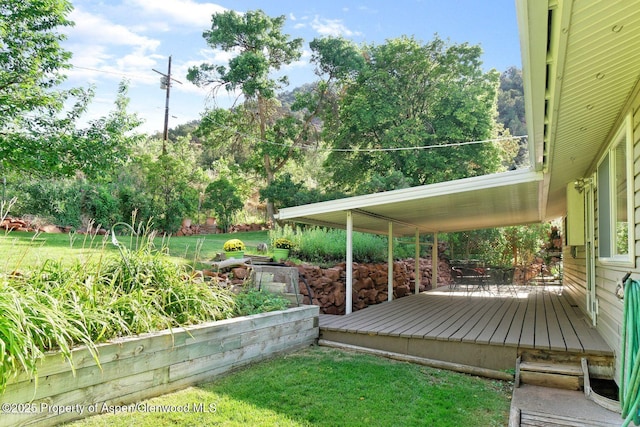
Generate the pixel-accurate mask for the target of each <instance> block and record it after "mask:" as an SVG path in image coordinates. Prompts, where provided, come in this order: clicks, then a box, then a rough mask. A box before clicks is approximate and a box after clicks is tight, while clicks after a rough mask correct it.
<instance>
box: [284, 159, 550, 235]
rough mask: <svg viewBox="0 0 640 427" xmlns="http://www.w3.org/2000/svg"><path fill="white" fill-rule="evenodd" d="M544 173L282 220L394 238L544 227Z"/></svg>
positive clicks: (297, 212) (520, 173)
mask: <svg viewBox="0 0 640 427" xmlns="http://www.w3.org/2000/svg"><path fill="white" fill-rule="evenodd" d="M542 185H543V174H542V172H535V171H533V170H530V169H526V170H514V171H508V172H503V173H497V174H492V175H484V176H478V177H473V178H465V179H459V180H455V181H448V182H441V183H437V184H430V185H424V186H419V187H411V188H404V189H401V190H394V191H387V192H383V193H374V194H368V195H364V196H356V197H349V198H344V199H338V200H332V201H327V202H320V203H313V204H309V205H302V206H296V207H291V208H284V209H281V210H280V212H279V214H278V218H279V219H280V220H286V221H294V222H299V223H304V224H314V225H321V226H326V227H332V228H346V225H347V212H349V211H350V212H351V214H352V218H353V229H354V230H356V231H362V232H367V233H374V234H385V235H386V234H389V223H392V224H393V227H392V230H393V231H392V233H393V235H394V236H413V235H415V234H416V232H419V233H434V232H453V231H465V230H474V229H479V228H492V227H503V226H510V225H519V224H528V223H534V222H540V221H542V219H543V209H542V207H541V199H540V192H541V186H542Z"/></svg>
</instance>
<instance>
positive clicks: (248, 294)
mask: <svg viewBox="0 0 640 427" xmlns="http://www.w3.org/2000/svg"><path fill="white" fill-rule="evenodd" d="M235 300H236V301H235V302H236V308H235V312H234V313H235V315H236V316H249V315H251V314H258V313H266V312H269V311H278V310H286V309H287V308H288V307H289V300H287V299H286V298H284V297H281V296H280V295H276V294H273V293H271V292H267V291H264V290H259V289H256V288H248V289H245V290H243V291H242V292H240V293H239V294H238V295H236V298H235Z"/></svg>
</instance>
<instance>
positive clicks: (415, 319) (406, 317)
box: [377, 304, 439, 336]
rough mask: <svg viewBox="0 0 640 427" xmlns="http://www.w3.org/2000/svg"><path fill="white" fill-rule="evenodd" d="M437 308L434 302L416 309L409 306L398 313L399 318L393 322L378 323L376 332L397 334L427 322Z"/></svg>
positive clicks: (379, 333)
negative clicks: (404, 310)
mask: <svg viewBox="0 0 640 427" xmlns="http://www.w3.org/2000/svg"><path fill="white" fill-rule="evenodd" d="M438 309H439V307H438V305H435V304H427V305H422V306H420V307H418V309H417V310H416V309H415V307H409V308H408V309H407V310H406V312H405V313H400V315H399V319H396V320H395V322H393V323H392V322H387V323H385V324H382V325H379V327H378V328H377V334H378V335H390V336H399V335H400V332H401V331H404V330H405V329H407V328H410V327H413V326H415V325H422V324H424V323H425V322H428V319H429V318H430V317H431V316H433V315H434V312H436V311H437V310H438Z"/></svg>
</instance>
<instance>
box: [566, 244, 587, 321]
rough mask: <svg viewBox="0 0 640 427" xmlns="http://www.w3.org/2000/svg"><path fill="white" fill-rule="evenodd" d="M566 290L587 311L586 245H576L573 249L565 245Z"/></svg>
mask: <svg viewBox="0 0 640 427" xmlns="http://www.w3.org/2000/svg"><path fill="white" fill-rule="evenodd" d="M562 259H563V273H562V282H563V284H564V291H565V292H566V293H567V294H568V295H569V296H570V297H571V299H572V300H573V302H574V303H575V304H576V305H577V306H578V307H580V309H581V310H582V311H583V312H585V313H587V287H586V283H587V266H586V250H585V247H584V246H576V247H575V249H574V250H573V251H572V249H571V247H570V246H565V247H564V251H563V253H562Z"/></svg>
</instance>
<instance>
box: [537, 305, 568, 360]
mask: <svg viewBox="0 0 640 427" xmlns="http://www.w3.org/2000/svg"><path fill="white" fill-rule="evenodd" d="M543 298H544V302H545V304H544V309H545V317H546V319H547V331H548V333H549V348H550V349H551V350H557V351H566V350H567V342H566V340H565V338H564V335H563V334H562V329H560V323H559V322H558V316H557V314H556V311H555V306H554V304H553V300H554V299H557V297H554V296H553V295H550V294H545V295H543Z"/></svg>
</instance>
